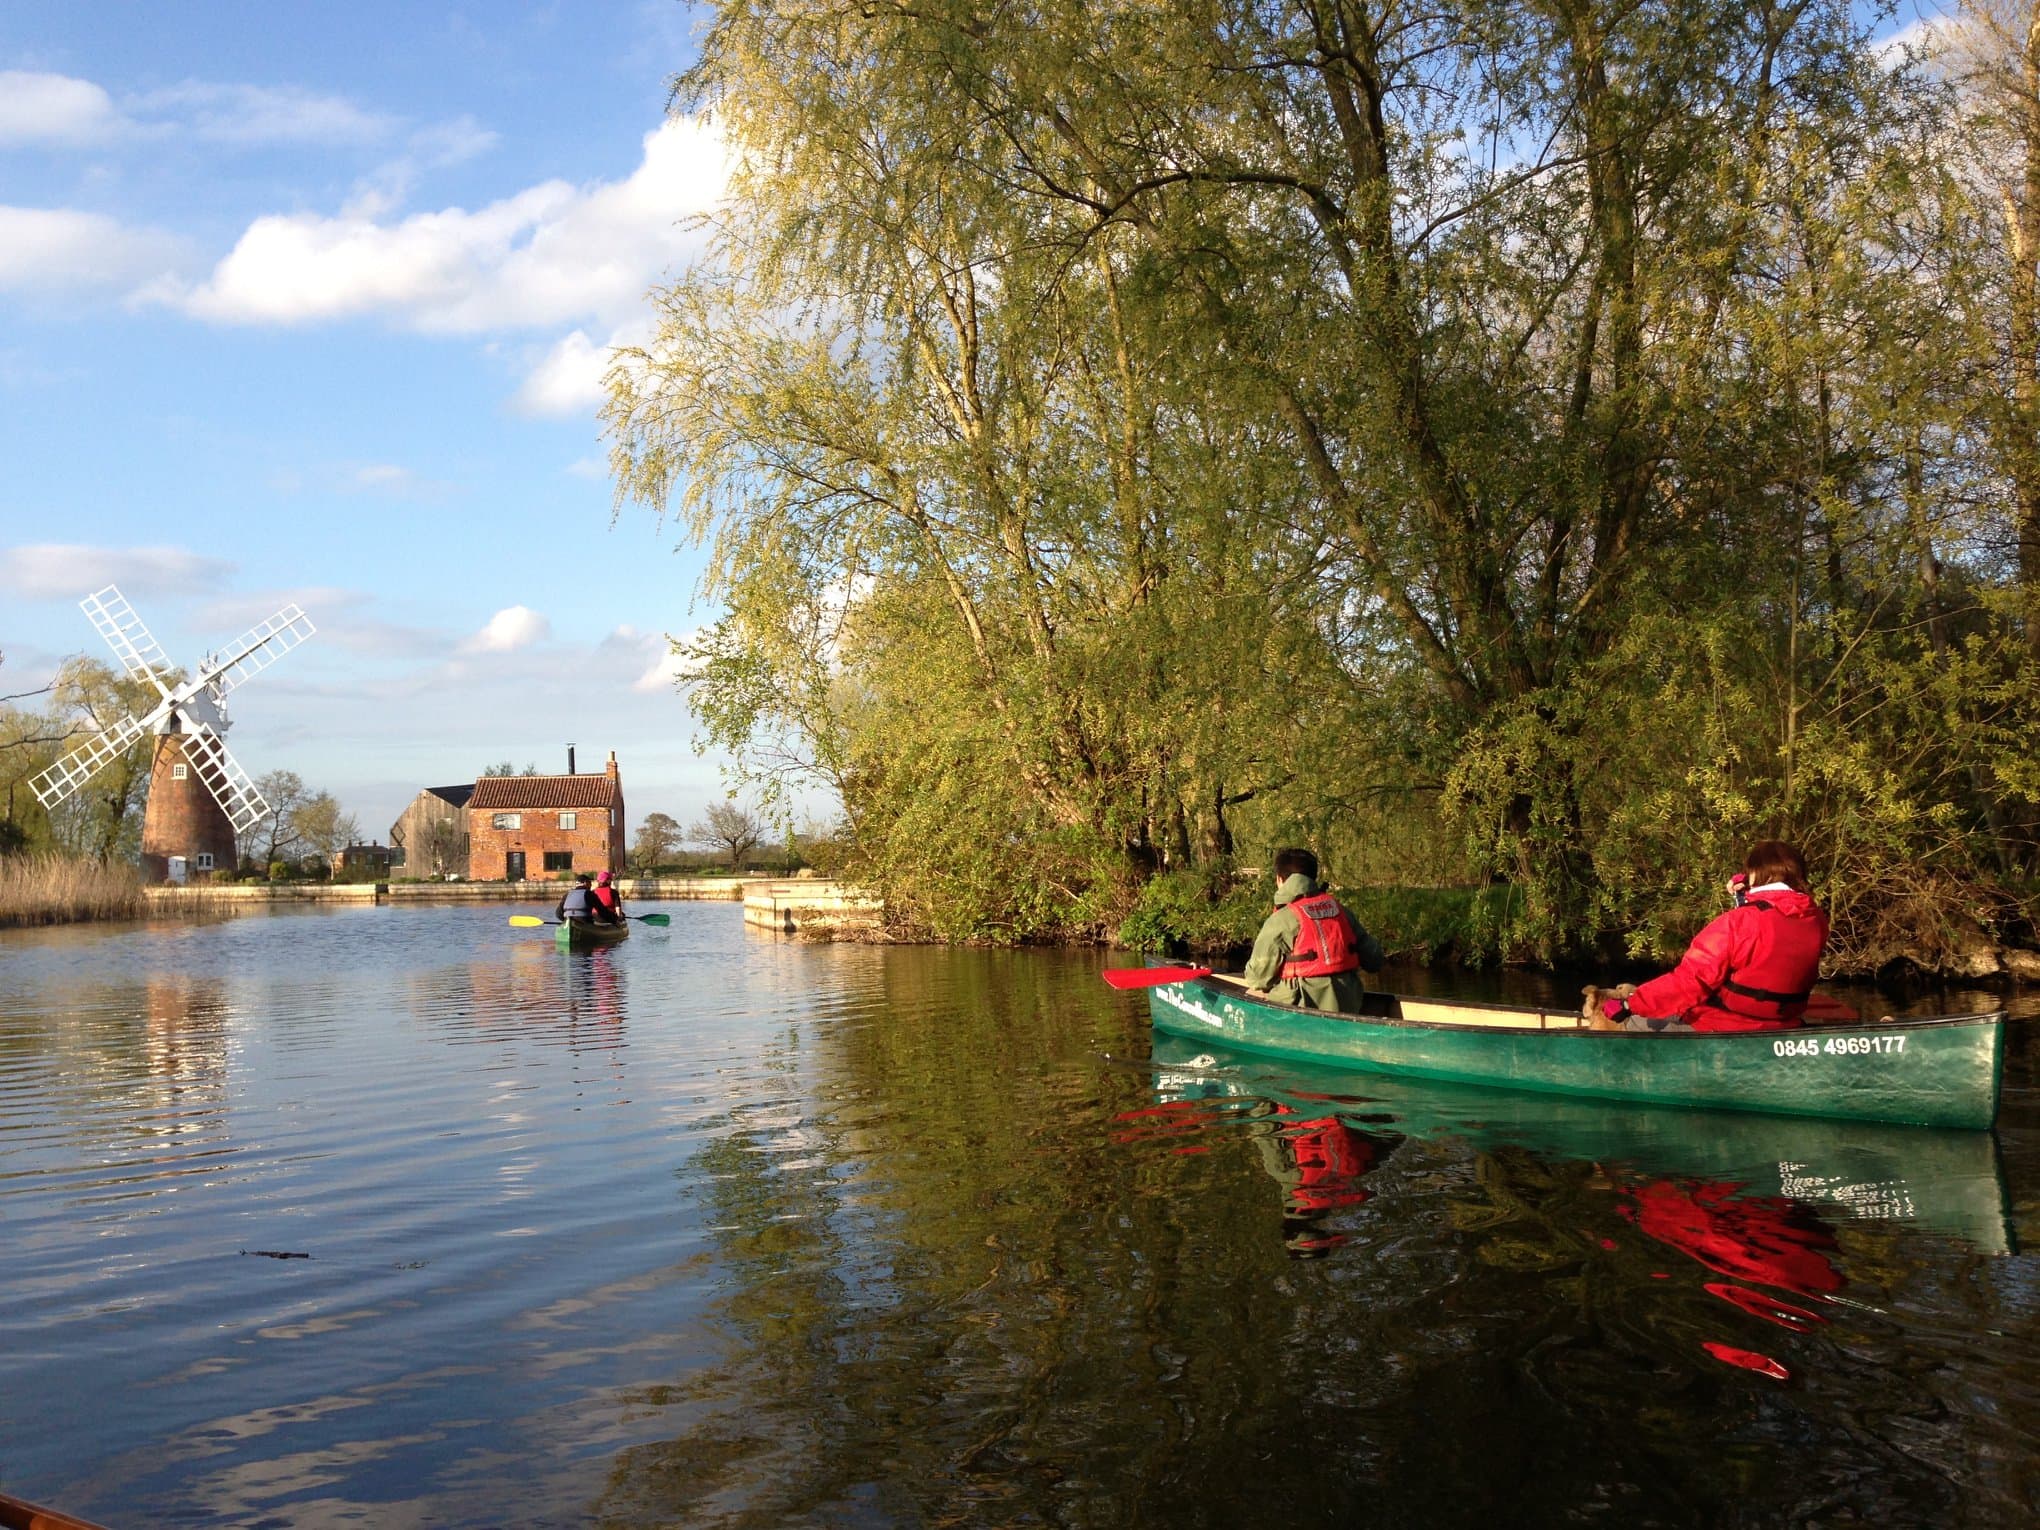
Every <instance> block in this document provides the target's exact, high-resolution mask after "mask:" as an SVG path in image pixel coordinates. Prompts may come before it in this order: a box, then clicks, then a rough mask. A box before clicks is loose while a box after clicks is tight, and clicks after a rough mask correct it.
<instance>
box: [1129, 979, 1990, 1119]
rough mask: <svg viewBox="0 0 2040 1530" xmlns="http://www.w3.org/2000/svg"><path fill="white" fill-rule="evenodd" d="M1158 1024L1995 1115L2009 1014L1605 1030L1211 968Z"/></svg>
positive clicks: (1781, 1106)
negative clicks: (1314, 992)
mask: <svg viewBox="0 0 2040 1530" xmlns="http://www.w3.org/2000/svg"><path fill="white" fill-rule="evenodd" d="M1148 1006H1149V1012H1150V1014H1151V1015H1152V1017H1153V1019H1154V1023H1155V1026H1156V1028H1157V1029H1159V1030H1163V1031H1169V1032H1173V1033H1174V1034H1176V1035H1179V1036H1191V1037H1197V1038H1200V1039H1203V1040H1206V1041H1210V1042H1215V1043H1218V1044H1219V1045H1222V1046H1228V1047H1233V1048H1236V1049H1238V1050H1241V1051H1247V1052H1263V1053H1267V1054H1269V1055H1270V1056H1275V1057H1293V1058H1300V1059H1304V1060H1307V1061H1311V1062H1323V1063H1331V1064H1334V1065H1336V1066H1339V1067H1347V1068H1365V1069H1370V1070H1373V1071H1377V1072H1383V1073H1407V1074H1411V1075H1414V1076H1416V1077H1419V1078H1438V1079H1455V1080H1458V1081H1460V1082H1463V1083H1472V1084H1487V1085H1496V1086H1500V1087H1503V1088H1509V1089H1532V1090H1538V1091H1540V1092H1545V1093H1553V1094H1580V1095H1591V1096H1593V1097H1595V1098H1598V1099H1608V1100H1638V1101H1642V1102H1644V1103H1646V1104H1657V1105H1683V1106H1695V1105H1697V1106H1704V1107H1706V1108H1708V1109H1711V1110H1750V1111H1761V1112H1766V1113H1771V1114H1778V1115H1792V1116H1826V1117H1833V1118H1838V1119H1843V1120H1855V1121H1890V1122H1897V1123H1900V1124H1904V1125H1910V1126H1960V1127H1977V1128H1982V1127H1987V1126H1989V1125H1990V1124H1991V1122H1992V1121H1994V1120H1995V1119H1996V1118H1997V1105H1998V1080H1999V1075H2000V1074H2001V1072H2002V1070H2003V1063H2004V1013H2003V1011H1997V1012H1995V1013H1991V1014H1984V1015H1949V1016H1942V1017H1937V1018H1933V1019H1922V1020H1894V1021H1888V1022H1885V1023H1883V1024H1877V1025H1850V1026H1834V1025H1821V1026H1813V1027H1808V1028H1806V1029H1802V1030H1796V1031H1734V1032H1713V1033H1702V1034H1694V1033H1691V1032H1668V1033H1664V1034H1657V1033H1651V1032H1634V1031H1593V1030H1587V1029H1585V1028H1583V1027H1582V1026H1581V1024H1580V1020H1579V1016H1578V1015H1577V1014H1575V1013H1573V1012H1571V1011H1565V1010H1541V1009H1528V1008H1520V1007H1517V1006H1513V1005H1504V1004H1470V1003H1461V1002H1458V1001H1445V1000H1437V999H1420V998H1410V997H1402V996H1398V995H1395V994H1369V995H1368V996H1367V1009H1368V1013H1366V1014H1364V1015H1333V1014H1323V1013H1320V1012H1318V1011H1315V1010H1307V1009H1292V1008H1290V1007H1289V1006H1288V1005H1286V1004H1270V1003H1267V1002H1265V1001H1262V1000H1259V999H1250V998H1248V997H1247V996H1246V989H1245V987H1244V985H1243V984H1242V983H1241V982H1240V980H1239V979H1238V978H1227V977H1224V976H1220V975H1217V974H1214V975H1212V976H1209V977H1201V978H1197V979H1194V980H1192V981H1189V982H1182V983H1169V984H1165V985H1163V986H1160V987H1156V988H1151V989H1149V990H1148Z"/></svg>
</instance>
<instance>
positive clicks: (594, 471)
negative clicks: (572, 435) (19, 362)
mask: <svg viewBox="0 0 2040 1530" xmlns="http://www.w3.org/2000/svg"><path fill="white" fill-rule="evenodd" d="M4 363H5V357H4V356H0V371H4ZM565 471H566V473H567V475H568V476H569V477H572V478H606V477H608V476H609V463H608V461H607V460H606V459H604V458H601V457H577V458H575V459H574V460H573V461H572V462H569V463H568V464H567V466H566V469H565Z"/></svg>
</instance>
